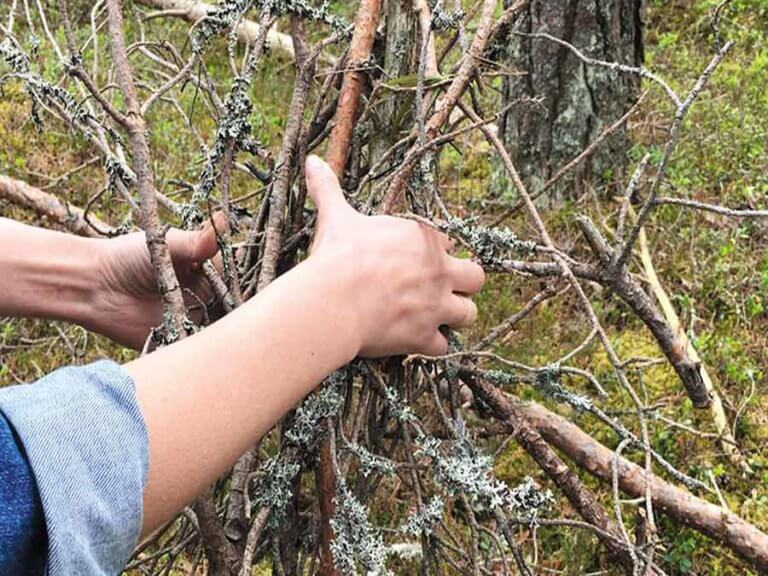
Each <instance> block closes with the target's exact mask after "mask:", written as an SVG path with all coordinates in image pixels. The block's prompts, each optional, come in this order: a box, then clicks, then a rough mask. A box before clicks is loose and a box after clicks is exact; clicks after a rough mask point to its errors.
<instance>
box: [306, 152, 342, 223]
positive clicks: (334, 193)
mask: <svg viewBox="0 0 768 576" xmlns="http://www.w3.org/2000/svg"><path fill="white" fill-rule="evenodd" d="M304 172H305V173H306V176H307V192H308V193H309V197H310V198H312V202H313V203H314V204H315V206H317V211H318V213H319V214H325V217H327V216H328V215H329V214H330V213H332V212H336V211H338V210H346V209H349V208H351V206H350V205H349V204H347V200H346V199H345V198H344V192H342V190H341V185H340V184H339V179H338V178H337V177H336V174H334V173H333V170H332V169H331V167H330V166H329V165H328V164H327V163H326V162H325V161H323V160H321V159H320V158H319V157H318V156H314V155H313V156H307V160H306V163H305V165H304Z"/></svg>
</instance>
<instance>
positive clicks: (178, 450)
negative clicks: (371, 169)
mask: <svg viewBox="0 0 768 576" xmlns="http://www.w3.org/2000/svg"><path fill="white" fill-rule="evenodd" d="M306 173H307V186H308V191H309V194H310V196H311V198H312V200H313V202H314V203H315V205H316V206H317V209H318V223H317V229H316V233H315V237H314V240H313V243H312V247H311V250H310V256H309V257H308V258H307V259H306V260H305V261H303V262H302V263H301V264H299V265H298V266H296V267H295V268H293V269H292V270H291V271H289V272H288V273H286V274H284V275H283V276H281V277H279V278H278V279H276V280H275V281H274V282H272V283H271V284H270V285H269V286H268V287H267V288H265V289H264V290H262V291H261V292H259V293H258V294H257V295H256V296H254V297H253V298H252V299H251V300H249V301H248V302H246V303H245V304H243V305H242V306H240V307H239V308H238V309H237V310H235V311H234V312H233V313H231V314H229V315H227V316H225V317H224V318H222V319H221V320H218V321H217V322H215V323H214V324H212V325H211V326H209V327H206V328H205V329H203V330H201V331H199V332H198V333H196V334H194V335H192V336H190V337H188V338H185V339H184V340H182V341H180V342H177V343H175V344H172V345H170V346H166V347H165V348H162V349H160V350H158V351H156V352H154V353H152V354H148V355H145V356H142V357H140V358H138V359H136V360H134V361H132V362H129V363H127V364H126V365H125V366H124V368H125V370H126V371H127V372H128V374H129V375H130V376H131V377H132V378H133V380H134V382H135V384H136V397H137V400H138V403H139V406H140V408H141V410H142V413H143V416H144V419H145V421H146V424H147V429H148V432H149V450H150V456H149V478H148V482H147V486H146V489H145V492H144V518H143V525H142V532H143V533H144V534H147V533H149V532H151V531H152V530H153V529H155V528H156V527H158V526H159V525H161V524H162V523H163V522H165V521H166V520H168V519H170V518H172V517H173V516H174V514H176V513H177V512H178V511H179V510H181V509H182V508H183V507H184V506H185V505H187V504H189V503H190V502H191V501H192V500H193V499H194V498H195V497H196V496H197V495H199V494H200V493H201V492H203V491H204V490H205V489H206V488H207V487H208V486H209V485H210V484H211V483H212V482H213V481H215V479H216V478H218V477H219V476H220V475H221V474H223V473H224V472H225V471H226V470H227V469H228V468H229V467H230V466H231V465H232V464H233V463H234V462H235V460H236V459H237V458H238V457H239V456H240V455H241V454H242V453H243V452H244V451H245V450H247V449H248V447H249V446H251V445H252V444H253V443H255V442H256V441H257V440H258V439H259V438H261V436H263V435H264V434H265V433H266V432H267V431H268V430H269V429H270V428H271V427H272V426H273V425H274V424H275V423H276V422H277V421H278V420H279V419H280V418H281V417H282V416H283V415H284V414H285V413H286V412H287V411H288V410H290V409H291V408H292V407H294V406H295V405H296V404H297V403H298V402H299V401H300V400H301V399H302V398H304V397H305V396H306V395H307V394H308V393H309V392H310V391H311V390H312V389H313V388H315V387H316V386H317V384H318V383H319V382H321V381H322V380H323V379H324V378H325V377H326V376H327V375H328V374H330V373H331V372H332V371H333V370H335V369H337V368H339V367H341V366H343V365H344V364H346V363H347V362H349V361H351V360H352V359H353V358H355V357H356V356H363V357H382V356H391V355H398V354H407V353H421V354H427V355H439V354H443V353H445V351H446V347H447V343H446V341H445V338H444V336H443V335H442V334H441V332H440V330H439V327H440V326H442V325H449V326H453V327H456V328H460V327H463V326H467V325H469V324H471V323H472V322H473V321H474V319H475V317H476V315H477V309H476V308H475V306H474V304H473V303H472V302H471V300H469V299H468V298H467V295H470V294H473V293H475V292H477V291H479V290H480V288H481V287H482V285H483V282H484V274H483V272H482V269H481V268H480V267H479V266H478V265H477V264H474V263H472V262H470V261H467V260H459V259H457V258H454V257H452V256H450V255H449V254H448V253H447V249H448V248H449V245H450V243H449V241H448V239H447V238H446V237H445V236H443V235H442V234H439V233H437V232H435V231H434V230H431V229H429V228H428V227H425V226H424V225H422V224H418V223H416V222H414V221H410V220H404V219H400V218H394V217H389V216H363V215H361V214H358V213H357V212H356V211H355V210H354V209H353V208H352V207H351V206H349V204H347V202H346V201H345V199H344V196H343V194H342V192H341V188H340V187H339V184H338V181H337V179H336V176H335V175H334V174H333V172H332V171H331V169H330V168H329V167H328V165H327V164H325V163H324V162H323V161H321V160H320V159H318V158H315V157H310V158H308V159H307V163H306ZM22 228H23V230H22ZM51 235H55V237H54V236H51ZM140 236H141V235H137V238H140ZM65 238H66V242H65ZM211 238H213V241H212V242H211ZM6 242H13V243H14V244H16V245H18V246H19V249H18V250H16V251H17V252H19V253H24V252H26V254H22V255H21V256H19V257H10V258H9V257H8V256H5V255H4V256H0V269H3V270H10V274H8V273H4V274H3V275H2V277H0V294H2V295H6V294H8V295H10V296H9V298H8V299H2V300H3V302H2V303H1V304H0V314H2V315H33V316H43V317H55V318H62V319H69V320H73V321H76V322H79V323H81V324H83V325H85V326H88V327H90V328H92V329H95V330H97V331H101V332H102V333H106V334H107V335H109V336H110V337H111V338H113V339H116V340H118V341H122V342H125V343H129V344H132V345H133V346H134V347H138V346H140V342H141V341H142V339H143V338H145V337H146V334H147V333H148V331H149V328H150V327H151V326H152V325H154V324H157V323H158V322H159V313H160V309H159V308H156V306H157V303H158V302H159V299H158V298H157V296H156V294H155V293H154V292H153V291H152V289H151V287H150V289H149V290H146V291H142V290H140V289H139V288H137V286H138V285H139V284H140V282H137V279H142V278H145V273H146V274H150V275H151V273H152V269H151V266H150V264H149V261H148V258H147V257H146V252H144V251H142V250H140V249H139V244H138V242H136V243H135V247H134V248H132V249H130V248H128V245H129V242H127V241H123V242H124V243H125V245H122V246H118V245H116V244H112V243H113V242H114V241H111V240H110V241H100V240H88V239H80V238H72V237H69V236H66V235H61V234H57V233H54V232H45V231H40V230H36V229H30V228H27V227H21V226H19V225H15V224H11V223H8V222H7V221H2V222H0V245H8V244H6ZM131 242H133V241H132V240H131ZM59 243H61V244H66V246H64V248H66V250H62V251H61V253H60V252H59V247H58V245H59ZM168 243H169V245H170V248H171V253H172V255H173V258H174V265H175V266H176V268H177V271H179V272H181V273H182V274H181V275H182V276H183V279H182V281H183V282H184V281H186V282H188V283H197V282H199V277H198V276H199V275H197V274H196V271H197V269H198V267H199V265H198V261H199V259H202V258H207V257H210V256H212V255H213V254H214V253H215V249H216V248H215V235H214V232H213V230H212V229H208V230H203V231H201V232H198V233H183V232H178V231H173V234H171V233H169V237H168ZM130 246H134V245H133V244H130ZM47 248H50V249H51V250H50V251H47V250H46V249H47ZM3 252H4V251H3ZM30 252H31V254H30ZM52 252H53V253H52ZM94 259H95V260H97V261H98V262H99V263H100V264H99V265H98V266H93V265H90V266H89V264H90V263H92V262H93V261H94ZM126 262H128V263H129V264H130V265H128V266H126ZM142 263H143V264H142ZM147 270H148V271H149V272H146V271H147ZM46 271H48V272H46ZM105 278H106V279H108V281H106V282H105ZM124 284H125V285H124ZM105 291H106V293H104V292H105ZM52 295H56V298H55V299H54V300H57V301H58V303H48V304H46V303H45V302H40V301H35V300H40V299H43V300H48V299H49V298H50V297H51V296H52ZM84 298H88V299H89V300H88V301H90V302H91V304H87V303H84V300H83V299H84ZM104 303H106V304H104ZM115 303H119V306H123V307H124V308H126V310H123V311H120V314H121V316H120V317H121V318H125V316H126V313H128V312H130V313H135V314H137V315H138V317H133V318H134V321H133V322H127V324H128V325H129V326H128V330H127V332H126V333H123V332H120V329H119V328H118V327H116V326H115V325H114V324H113V323H112V322H111V321H110V318H111V317H114V316H112V315H114V314H116V312H115V310H114V307H115V305H116V304H115ZM100 305H101V306H104V308H103V309H98V308H96V309H94V306H96V307H98V306H100ZM147 308H150V309H151V310H153V311H154V312H153V313H154V314H155V316H151V315H149V314H147V310H146V309H147ZM97 316H99V317H100V318H98V319H97V318H95V317H97ZM137 318H138V319H137Z"/></svg>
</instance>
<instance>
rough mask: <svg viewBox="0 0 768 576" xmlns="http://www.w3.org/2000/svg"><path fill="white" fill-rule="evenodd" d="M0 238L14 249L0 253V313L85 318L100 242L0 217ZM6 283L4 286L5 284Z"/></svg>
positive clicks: (96, 275) (95, 274)
mask: <svg viewBox="0 0 768 576" xmlns="http://www.w3.org/2000/svg"><path fill="white" fill-rule="evenodd" d="M2 224H3V226H2V227H0V241H1V242H5V241H6V236H7V242H8V245H10V246H18V248H19V249H18V250H11V251H7V252H5V253H4V254H3V255H2V257H0V268H2V270H3V278H1V279H0V292H2V293H3V301H2V303H0V313H2V314H4V315H8V316H20V317H22V316H27V317H33V318H51V319H56V320H67V321H72V322H78V323H82V322H86V321H87V319H88V318H89V317H90V315H91V308H92V304H91V302H92V300H93V296H94V291H95V289H96V286H97V281H98V272H97V265H96V262H97V261H98V258H97V257H96V253H97V252H98V249H99V244H100V241H98V240H93V239H86V238H80V237H77V236H72V235H70V234H64V233H61V232H54V231H52V230H43V229H39V228H33V227H31V226H25V225H22V224H18V223H13V222H7V221H5V222H3V223H2ZM6 284H7V286H6Z"/></svg>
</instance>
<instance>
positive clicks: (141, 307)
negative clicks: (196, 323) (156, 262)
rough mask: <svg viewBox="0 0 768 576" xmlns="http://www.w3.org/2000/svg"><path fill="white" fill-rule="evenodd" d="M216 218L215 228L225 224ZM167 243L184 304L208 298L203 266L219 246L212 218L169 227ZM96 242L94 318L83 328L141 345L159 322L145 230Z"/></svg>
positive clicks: (160, 310) (159, 308) (136, 346)
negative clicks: (194, 227) (197, 225)
mask: <svg viewBox="0 0 768 576" xmlns="http://www.w3.org/2000/svg"><path fill="white" fill-rule="evenodd" d="M215 219H216V226H217V227H219V226H221V225H223V218H222V217H221V216H219V215H218V214H217V215H216V217H215ZM165 241H166V244H167V245H168V250H169V251H170V253H171V260H172V261H173V266H174V269H175V270H176V276H177V277H178V279H179V282H180V284H181V287H182V289H183V290H184V299H185V301H186V302H187V303H188V305H194V304H200V303H201V302H207V301H208V300H209V299H210V298H211V297H212V296H213V292H212V290H211V287H210V285H209V284H208V281H207V279H206V278H205V276H204V275H203V273H202V271H201V264H202V262H203V261H205V260H207V259H209V258H212V257H213V256H214V255H215V254H216V252H217V250H218V246H217V243H216V231H215V230H214V227H213V225H212V224H211V222H210V221H207V222H206V223H205V225H204V226H203V228H202V229H201V230H198V231H183V230H178V229H176V228H172V229H170V230H169V231H168V233H167V234H166V236H165ZM98 246H99V251H98V260H97V262H98V263H97V268H98V274H97V277H98V285H97V288H96V289H95V290H94V292H93V294H94V296H93V299H94V302H93V317H92V319H91V320H90V321H89V322H87V326H86V327H87V328H89V329H92V330H94V331H96V332H99V333H100V334H103V335H105V336H107V337H108V338H110V339H111V340H114V341H115V342H117V343H119V344H122V345H124V346H128V347H130V348H134V349H137V350H138V349H141V348H142V346H143V345H144V343H145V341H146V339H147V336H148V335H149V332H150V330H151V329H152V328H153V327H156V326H159V325H160V324H161V323H162V317H163V304H162V301H161V299H160V295H159V293H158V289H157V280H156V276H155V268H154V266H153V264H152V262H151V261H150V257H149V250H148V248H147V244H146V240H145V236H144V233H143V232H135V233H132V234H126V235H125V236H119V237H117V238H112V239H110V240H100V241H98ZM193 295H194V296H193Z"/></svg>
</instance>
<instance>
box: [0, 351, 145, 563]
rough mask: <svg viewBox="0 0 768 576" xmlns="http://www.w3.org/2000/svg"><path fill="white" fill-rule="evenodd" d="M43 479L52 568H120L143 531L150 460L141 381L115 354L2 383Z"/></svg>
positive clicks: (1, 402)
mask: <svg viewBox="0 0 768 576" xmlns="http://www.w3.org/2000/svg"><path fill="white" fill-rule="evenodd" d="M0 411H2V412H3V414H4V415H5V417H6V418H7V419H8V421H9V422H10V423H11V424H12V425H13V427H14V429H15V430H16V432H17V434H18V436H19V438H20V440H21V442H22V444H23V445H24V449H25V451H26V454H27V457H28V458H29V461H30V464H31V466H32V470H33V472H34V475H35V480H36V481H37V486H38V490H39V492H40V499H41V501H42V504H43V510H44V513H45V522H46V529H47V532H48V565H47V566H48V570H47V573H48V574H51V575H54V576H58V575H60V574H61V575H70V574H89V575H90V574H118V573H119V572H120V571H121V570H122V569H123V568H124V566H125V564H126V563H127V561H128V559H129V558H130V555H131V552H132V550H133V548H134V547H135V545H136V543H137V541H138V538H139V534H140V531H141V517H142V495H143V491H144V485H145V484H146V479H147V471H148V464H149V440H148V435H147V428H146V424H145V423H144V419H143V416H142V414H141V411H140V410H139V406H138V404H137V402H136V394H135V386H134V383H133V381H132V380H131V378H130V377H129V376H128V375H127V374H126V373H125V371H124V370H123V369H122V368H121V367H120V366H119V365H118V364H115V363H114V362H111V361H107V360H102V361H99V362H95V363H93V364H89V365H87V366H82V367H68V368H62V369H60V370H56V371H55V372H53V373H51V374H49V375H48V376H46V377H45V378H42V379H41V380H39V381H37V382H35V383H34V384H30V385H26V386H24V385H22V386H13V387H10V388H5V389H3V390H0Z"/></svg>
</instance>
